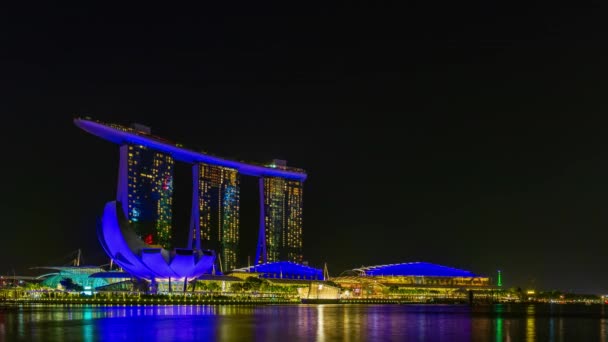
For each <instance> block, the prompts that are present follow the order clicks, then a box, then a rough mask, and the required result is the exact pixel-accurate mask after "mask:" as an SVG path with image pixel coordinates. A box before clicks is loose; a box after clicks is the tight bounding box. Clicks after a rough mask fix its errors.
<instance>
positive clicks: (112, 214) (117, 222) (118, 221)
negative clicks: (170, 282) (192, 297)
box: [98, 201, 215, 279]
mask: <svg viewBox="0 0 608 342" xmlns="http://www.w3.org/2000/svg"><path fill="white" fill-rule="evenodd" d="M119 205H120V204H119V203H118V202H116V201H111V202H108V203H107V204H106V206H105V208H104V212H103V219H102V223H101V227H100V229H101V230H100V232H99V234H98V235H99V240H100V242H101V245H102V246H103V248H104V249H105V251H106V253H107V254H108V256H110V258H112V259H113V260H114V261H115V262H116V263H117V264H118V265H119V266H120V267H122V268H123V269H124V270H125V271H127V272H129V273H130V274H132V275H134V276H136V277H139V278H144V279H152V278H169V277H172V278H185V277H188V278H196V277H199V276H201V275H203V274H209V273H211V269H212V267H213V262H214V260H215V253H214V252H212V251H200V250H192V249H176V250H175V251H174V253H170V252H169V251H167V250H165V249H162V248H152V247H151V246H149V245H147V244H146V243H144V242H143V241H141V239H139V237H137V235H136V234H135V232H134V231H133V230H132V229H131V228H130V227H129V223H128V222H127V221H126V219H125V218H124V215H122V212H121V211H120V210H119V209H118V206H119Z"/></svg>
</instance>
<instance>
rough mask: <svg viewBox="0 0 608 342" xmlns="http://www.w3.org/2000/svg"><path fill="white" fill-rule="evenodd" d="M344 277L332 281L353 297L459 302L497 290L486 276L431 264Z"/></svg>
mask: <svg viewBox="0 0 608 342" xmlns="http://www.w3.org/2000/svg"><path fill="white" fill-rule="evenodd" d="M348 273H350V275H348ZM344 274H345V275H341V276H339V277H332V278H331V280H332V281H333V282H335V283H337V284H339V285H340V286H341V287H342V288H344V289H347V290H348V293H349V295H348V296H350V297H369V296H371V297H374V296H381V297H383V298H387V296H388V297H390V296H399V295H405V296H408V295H417V296H419V295H422V294H424V295H425V296H431V297H432V296H436V297H441V296H444V297H445V295H446V294H449V295H450V296H452V297H453V298H457V297H466V295H467V292H466V291H468V290H481V291H487V290H493V289H495V286H493V284H492V282H491V280H490V278H488V277H486V276H481V275H477V274H474V273H473V272H470V271H466V270H461V269H457V268H452V267H447V266H443V265H436V264H432V263H428V262H408V263H401V264H390V265H378V266H369V267H361V268H356V269H353V270H352V271H350V272H344Z"/></svg>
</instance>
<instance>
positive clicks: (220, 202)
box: [189, 163, 239, 271]
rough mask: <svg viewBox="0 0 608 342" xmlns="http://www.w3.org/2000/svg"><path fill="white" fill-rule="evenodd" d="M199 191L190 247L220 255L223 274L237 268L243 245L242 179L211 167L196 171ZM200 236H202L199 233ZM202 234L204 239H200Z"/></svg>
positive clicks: (194, 208) (193, 212) (220, 168)
mask: <svg viewBox="0 0 608 342" xmlns="http://www.w3.org/2000/svg"><path fill="white" fill-rule="evenodd" d="M192 173H193V175H194V182H195V184H194V187H195V189H198V191H195V193H194V197H193V205H192V207H193V208H192V223H191V225H198V227H196V226H194V227H192V229H191V231H190V234H191V235H190V241H189V244H190V246H192V245H193V242H194V243H195V245H196V247H197V248H199V249H200V247H201V244H202V247H204V248H208V249H214V250H216V251H217V253H218V256H219V260H220V263H221V266H222V270H223V271H228V270H231V269H233V268H236V263H237V247H238V242H239V179H238V172H237V171H236V170H234V169H230V168H226V167H221V166H214V165H208V164H202V163H201V164H195V165H194V167H193V168H192ZM199 232H200V233H199ZM196 234H200V236H196Z"/></svg>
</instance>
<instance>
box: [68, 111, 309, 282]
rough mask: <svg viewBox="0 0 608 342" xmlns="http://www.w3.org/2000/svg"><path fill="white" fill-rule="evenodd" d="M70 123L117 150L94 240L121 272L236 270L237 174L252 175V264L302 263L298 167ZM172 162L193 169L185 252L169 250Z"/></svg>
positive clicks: (141, 132)
mask: <svg viewBox="0 0 608 342" xmlns="http://www.w3.org/2000/svg"><path fill="white" fill-rule="evenodd" d="M74 123H75V124H76V125H77V126H78V127H80V128H81V129H83V130H84V131H86V132H88V133H91V134H93V135H96V136H98V137H101V138H103V139H106V140H108V141H111V142H113V143H116V144H119V145H120V162H119V177H118V188H117V198H116V202H110V203H108V205H107V206H106V209H105V211H104V222H102V226H101V228H102V229H101V230H100V240H101V242H102V245H104V249H105V250H106V252H108V254H110V256H111V257H112V258H113V259H114V260H115V261H116V262H117V263H118V264H120V265H121V266H122V267H123V268H124V269H126V270H128V271H130V272H132V273H134V274H136V275H141V276H142V277H144V278H152V277H161V274H162V275H164V276H166V275H169V276H172V277H193V276H195V274H198V273H200V272H203V273H204V272H208V271H209V270H210V269H211V267H212V264H213V262H212V263H211V264H210V263H209V262H208V258H215V257H216V256H217V265H218V266H219V268H220V269H221V270H222V271H224V272H226V271H230V270H232V269H234V268H236V267H237V260H238V251H237V246H238V241H239V223H240V222H239V198H240V190H239V177H240V175H246V176H253V177H258V178H259V184H260V222H259V234H258V236H259V241H258V247H257V253H256V259H255V262H256V263H268V262H274V261H280V260H282V261H291V262H296V263H300V262H302V205H303V201H302V198H303V197H302V190H303V182H304V181H305V180H306V177H307V175H306V173H305V171H304V170H302V169H298V168H293V167H288V166H287V165H286V163H285V161H282V160H274V161H273V162H272V163H271V164H268V165H259V164H254V163H245V162H240V161H234V160H229V159H224V158H220V157H216V156H211V155H208V154H206V153H203V152H197V151H194V150H190V149H187V148H184V147H183V146H181V145H180V144H177V143H173V142H170V141H168V140H166V139H163V138H160V137H157V136H154V135H152V134H151V130H150V129H149V128H148V127H146V126H142V125H133V126H131V127H125V126H121V125H114V124H104V123H100V122H97V121H93V120H90V119H80V118H79V119H75V120H74ZM175 162H184V163H188V164H192V166H193V167H192V170H193V195H192V213H191V220H190V231H189V234H188V241H187V242H186V243H187V244H186V248H184V249H180V248H175V249H172V248H173V246H172V245H171V242H172V232H173V227H172V202H173V181H174V180H173V169H174V163H175ZM113 208H117V209H113ZM113 211H117V212H116V213H113ZM121 218H124V222H123V221H121ZM110 222H116V224H113V223H110ZM118 222H122V223H121V224H118ZM114 233H120V234H119V237H120V238H119V237H116V238H115V237H113V236H110V235H111V234H114ZM108 234H110V235H108ZM125 234H127V235H125ZM127 236H128V238H127ZM121 239H122V240H124V241H122V240H121ZM119 240H120V241H119ZM135 240H137V241H139V242H135ZM121 241H122V242H121ZM129 241H130V242H129ZM118 246H121V247H120V248H118ZM209 250H213V251H214V253H212V252H210V251H209ZM127 255H130V256H127ZM186 259H187V260H188V261H185V260H186ZM204 265H207V266H204ZM205 267H207V269H206V270H203V268H205ZM161 269H162V270H163V271H162V272H161V271H158V270H161ZM186 269H190V270H191V271H192V272H191V273H188V272H186V271H185V270H186ZM155 272H156V273H155ZM158 272H160V273H158ZM186 274H188V275H186ZM201 274H202V273H201ZM167 277H168V276H167Z"/></svg>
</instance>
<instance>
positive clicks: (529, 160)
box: [0, 1, 608, 292]
mask: <svg viewBox="0 0 608 342" xmlns="http://www.w3.org/2000/svg"><path fill="white" fill-rule="evenodd" d="M598 3H599V2H598ZM81 6H87V5H86V4H81ZM124 6H125V5H124V4H123V5H122V6H121V7H112V5H109V4H104V5H100V6H99V7H92V6H91V7H69V8H67V7H66V8H59V7H46V8H42V7H36V6H32V7H31V8H7V7H4V8H2V11H1V14H0V15H1V16H2V18H0V19H2V20H1V22H2V24H0V25H2V28H3V29H2V31H1V33H0V91H1V93H0V94H1V95H0V114H2V126H1V127H2V134H1V135H0V136H2V140H3V142H4V144H3V146H4V153H3V156H2V161H3V162H2V169H1V170H2V176H3V177H2V178H3V180H4V189H5V190H4V191H3V193H4V196H2V197H1V200H0V208H2V217H3V218H4V220H3V221H2V222H3V224H2V227H1V228H0V229H2V237H1V238H0V260H2V261H1V262H0V272H1V273H8V272H12V269H16V270H17V273H21V272H26V271H27V268H28V267H31V266H36V265H43V264H48V263H53V262H55V263H57V262H60V261H61V262H63V261H64V260H62V256H64V255H65V254H67V253H68V252H70V251H72V250H75V249H77V248H79V247H80V248H83V250H84V255H85V259H87V260H88V261H89V262H90V263H102V262H104V259H105V256H104V254H103V252H102V251H101V248H100V247H99V245H98V242H97V240H96V236H95V234H94V229H95V219H96V217H97V216H98V215H99V214H100V212H101V210H102V208H103V204H104V203H105V202H106V201H109V200H111V199H112V198H113V197H114V194H115V184H116V174H117V159H118V150H117V148H116V146H115V145H113V144H111V143H109V142H105V141H103V140H101V139H99V138H96V137H93V136H91V135H88V134H86V133H85V132H83V131H80V130H79V129H77V128H76V127H75V126H74V125H73V123H72V119H73V118H74V117H76V116H84V115H89V116H92V117H93V118H96V119H99V120H102V121H110V122H117V123H123V124H129V123H131V122H140V123H144V124H147V125H149V126H151V127H152V129H153V131H154V132H155V133H156V134H158V135H160V136H165V137H167V138H170V139H172V140H175V141H179V142H182V143H183V144H185V145H187V146H193V147H197V148H201V149H204V150H206V151H209V152H212V153H215V154H218V155H223V156H226V157H231V158H236V159H245V160H253V161H268V160H270V159H272V158H283V159H287V160H288V161H289V163H290V164H291V165H294V166H298V167H302V168H305V169H306V170H308V172H309V179H308V181H307V182H306V185H305V214H304V215H305V216H304V222H305V223H304V227H305V228H304V250H305V257H306V259H308V260H309V261H310V263H311V264H313V265H316V266H322V264H323V262H327V263H328V267H329V270H330V272H331V273H334V274H335V273H339V272H340V271H343V270H345V269H349V268H353V267H357V266H361V265H374V264H382V263H395V262H407V261H430V262H435V263H439V264H445V265H449V266H454V267H459V268H464V269H469V270H472V271H474V272H477V273H482V274H489V275H493V274H494V272H495V270H496V269H502V270H503V272H504V275H505V282H506V283H507V285H509V286H528V285H530V284H535V285H536V286H540V287H543V288H557V289H563V290H575V291H583V292H608V273H606V272H605V270H606V266H605V265H606V264H607V263H608V252H607V251H606V249H605V245H606V241H608V229H607V228H608V212H607V210H606V208H608V196H607V194H608V183H607V181H606V179H607V175H608V155H607V153H606V150H607V147H608V140H607V139H608V138H607V136H606V127H607V126H606V124H607V120H606V118H605V116H606V113H608V105H607V101H606V90H607V88H608V86H607V85H606V82H605V80H606V79H608V77H607V76H608V68H607V63H608V62H606V61H608V58H607V57H608V50H607V46H606V45H607V44H606V42H607V38H606V37H608V36H607V33H608V30H607V27H606V24H605V22H606V20H605V17H606V14H607V12H606V8H605V6H600V5H597V4H594V3H586V4H585V5H583V4H580V5H579V7H576V8H574V7H566V6H560V5H556V4H545V5H540V4H528V5H527V7H518V6H515V5H514V4H512V3H511V2H506V1H505V2H483V3H481V4H475V5H472V4H462V3H460V2H455V3H450V4H443V3H438V2H420V3H414V2H410V3H408V4H407V5H404V4H401V5H398V6H397V5H392V4H389V3H387V2H382V3H375V4H368V3H365V2H357V3H356V4H351V3H341V4H340V5H331V6H330V5H327V4H324V5H319V4H313V3H309V2H300V3H297V4H293V3H292V4H290V5H288V6H286V5H285V4H281V5H277V4H271V3H258V2H255V4H253V2H249V3H245V4H238V3H230V4H225V5H224V6H221V7H219V6H205V7H199V8H185V7H184V8H178V7H172V5H169V4H168V3H165V4H164V6H163V7H154V8H152V7H150V5H146V6H142V7H124ZM131 6H133V5H131ZM178 172H179V175H183V177H181V178H180V179H177V180H176V206H177V207H176V212H175V214H176V222H177V223H178V224H179V225H180V226H183V225H185V224H186V223H185V222H187V216H188V208H189V205H190V204H189V203H187V202H188V198H189V194H188V191H189V190H188V189H187V187H188V186H189V184H188V183H189V182H190V178H189V175H188V171H187V168H186V169H184V168H182V169H181V171H180V170H178ZM179 175H178V176H179ZM245 190H251V191H255V185H252V184H251V180H244V184H243V192H245ZM255 201H256V196H255V194H253V195H252V192H249V193H248V194H243V204H242V207H243V209H242V210H243V212H242V218H241V222H242V230H243V231H244V232H243V249H244V250H243V255H245V254H253V253H254V248H255V229H256V224H257V216H256V215H257V203H254V202H255ZM180 203H181V204H180ZM178 229H181V228H179V227H178Z"/></svg>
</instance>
